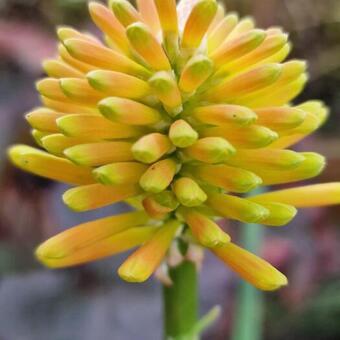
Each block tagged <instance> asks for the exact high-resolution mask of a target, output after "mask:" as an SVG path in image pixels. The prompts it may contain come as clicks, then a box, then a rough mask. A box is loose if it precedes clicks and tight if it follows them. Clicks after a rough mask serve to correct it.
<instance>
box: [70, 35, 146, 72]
mask: <svg viewBox="0 0 340 340" xmlns="http://www.w3.org/2000/svg"><path fill="white" fill-rule="evenodd" d="M64 45H65V47H66V48H67V51H68V52H69V53H70V54H71V55H72V56H73V57H74V58H76V59H78V60H80V61H82V62H85V63H88V64H90V65H93V66H95V67H97V68H104V69H108V70H111V71H118V72H124V73H128V74H131V75H136V76H142V77H147V76H148V75H149V71H148V70H147V69H145V68H144V67H143V66H142V65H139V64H137V63H136V62H134V61H133V60H131V59H129V58H127V57H125V56H124V55H122V54H120V53H118V52H115V51H113V50H112V49H110V48H108V47H105V46H100V45H98V44H94V43H91V42H88V41H84V40H80V39H67V40H65V42H64Z"/></svg>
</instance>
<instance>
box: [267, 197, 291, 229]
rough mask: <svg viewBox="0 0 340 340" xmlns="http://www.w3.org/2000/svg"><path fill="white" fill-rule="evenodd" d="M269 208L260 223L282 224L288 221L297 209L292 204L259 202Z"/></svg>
mask: <svg viewBox="0 0 340 340" xmlns="http://www.w3.org/2000/svg"><path fill="white" fill-rule="evenodd" d="M261 205H262V206H263V207H265V208H266V209H268V210H269V216H268V217H267V218H265V219H264V220H263V221H261V223H262V224H267V225H272V226H282V225H285V224H287V223H289V222H290V221H291V220H292V219H293V218H294V217H295V215H296V213H297V210H296V208H295V207H293V206H292V205H288V204H282V203H261Z"/></svg>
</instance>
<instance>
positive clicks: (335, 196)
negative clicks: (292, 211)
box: [249, 182, 340, 208]
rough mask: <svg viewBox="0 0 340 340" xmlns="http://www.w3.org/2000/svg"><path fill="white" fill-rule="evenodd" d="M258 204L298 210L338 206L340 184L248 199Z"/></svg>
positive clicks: (273, 192) (295, 189) (322, 185)
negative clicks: (275, 204) (270, 204)
mask: <svg viewBox="0 0 340 340" xmlns="http://www.w3.org/2000/svg"><path fill="white" fill-rule="evenodd" d="M249 199H250V200H252V201H255V202H260V203H262V202H263V203H266V202H280V203H284V204H291V205H293V206H295V207H298V208H306V207H321V206H327V205H335V204H340V183H338V182H334V183H323V184H312V185H306V186H302V187H298V188H291V189H284V190H277V191H271V192H267V193H264V194H261V195H256V196H252V197H249Z"/></svg>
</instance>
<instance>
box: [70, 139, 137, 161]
mask: <svg viewBox="0 0 340 340" xmlns="http://www.w3.org/2000/svg"><path fill="white" fill-rule="evenodd" d="M131 146H132V143H129V142H102V143H90V144H80V145H75V146H72V147H70V148H67V149H66V150H65V151H64V154H65V156H66V157H67V158H68V159H70V160H71V161H72V162H74V163H76V164H79V165H85V166H99V165H103V164H108V163H112V162H124V161H130V160H133V156H132V153H131Z"/></svg>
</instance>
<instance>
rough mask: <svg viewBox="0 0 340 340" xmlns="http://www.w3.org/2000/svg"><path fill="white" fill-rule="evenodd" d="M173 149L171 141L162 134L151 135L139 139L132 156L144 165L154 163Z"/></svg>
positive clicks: (133, 148)
mask: <svg viewBox="0 0 340 340" xmlns="http://www.w3.org/2000/svg"><path fill="white" fill-rule="evenodd" d="M171 148H172V144H171V141H170V139H169V138H168V137H167V136H165V135H162V134H160V133H151V134H149V135H146V136H144V137H142V138H141V139H139V140H138V141H137V142H136V143H135V144H134V145H133V146H132V154H133V156H134V157H135V159H136V160H138V161H140V162H143V163H153V162H155V161H157V160H158V159H159V158H161V157H162V156H164V155H165V154H166V153H167V152H169V151H170V150H171Z"/></svg>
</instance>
